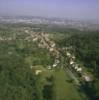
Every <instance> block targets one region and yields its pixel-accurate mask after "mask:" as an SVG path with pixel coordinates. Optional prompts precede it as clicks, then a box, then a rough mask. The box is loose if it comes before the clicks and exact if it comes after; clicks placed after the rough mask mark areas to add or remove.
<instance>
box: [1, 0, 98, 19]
mask: <svg viewBox="0 0 99 100" xmlns="http://www.w3.org/2000/svg"><path fill="white" fill-rule="evenodd" d="M0 15H1V16H2V15H8V16H16V15H17V16H18V15H26V16H43V17H59V18H70V19H71V18H78V19H93V20H99V0H0Z"/></svg>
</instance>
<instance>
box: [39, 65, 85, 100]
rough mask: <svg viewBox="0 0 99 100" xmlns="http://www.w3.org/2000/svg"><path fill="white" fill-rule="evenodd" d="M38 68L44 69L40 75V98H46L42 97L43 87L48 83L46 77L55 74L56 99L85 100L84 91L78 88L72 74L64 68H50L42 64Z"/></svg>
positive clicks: (41, 99)
mask: <svg viewBox="0 0 99 100" xmlns="http://www.w3.org/2000/svg"><path fill="white" fill-rule="evenodd" d="M37 69H40V70H41V69H42V70H43V72H42V73H40V75H39V76H38V77H39V79H38V82H37V87H38V92H39V97H40V100H44V99H43V97H42V89H43V86H44V84H46V77H49V76H51V75H53V76H54V94H53V95H54V100H85V99H83V97H82V93H81V92H79V91H78V90H77V87H76V86H75V85H74V83H73V82H72V81H71V78H70V76H69V75H68V74H67V73H66V72H65V71H64V70H63V69H56V70H48V69H44V68H42V67H41V66H40V67H37Z"/></svg>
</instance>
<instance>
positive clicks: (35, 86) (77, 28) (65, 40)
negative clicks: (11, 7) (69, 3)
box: [0, 16, 99, 100]
mask: <svg viewBox="0 0 99 100" xmlns="http://www.w3.org/2000/svg"><path fill="white" fill-rule="evenodd" d="M0 100H99V24H97V23H90V22H86V23H85V22H81V21H73V20H65V19H57V18H53V19H50V18H42V17H23V16H21V17H13V18H12V17H8V16H6V17H4V16H3V17H0Z"/></svg>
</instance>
